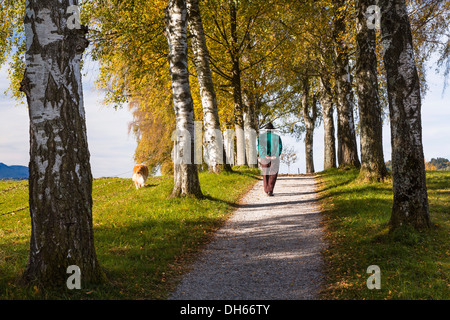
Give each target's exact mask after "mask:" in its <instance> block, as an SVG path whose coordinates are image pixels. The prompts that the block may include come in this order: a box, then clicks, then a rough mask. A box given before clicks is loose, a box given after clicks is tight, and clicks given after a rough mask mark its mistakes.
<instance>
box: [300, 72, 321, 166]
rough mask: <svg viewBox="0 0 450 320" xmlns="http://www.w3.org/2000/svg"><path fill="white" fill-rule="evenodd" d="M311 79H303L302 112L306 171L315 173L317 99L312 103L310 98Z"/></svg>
mask: <svg viewBox="0 0 450 320" xmlns="http://www.w3.org/2000/svg"><path fill="white" fill-rule="evenodd" d="M309 90H310V86H309V80H308V78H305V79H304V80H303V89H302V91H303V93H302V111H303V112H302V113H303V121H304V122H305V128H306V133H305V158H306V173H314V156H313V142H314V141H313V139H314V126H315V122H316V117H317V114H316V112H317V111H316V105H315V103H316V101H314V103H312V104H311V103H310V101H309V100H310V99H309Z"/></svg>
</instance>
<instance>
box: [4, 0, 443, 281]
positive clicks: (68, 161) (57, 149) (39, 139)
mask: <svg viewBox="0 0 450 320" xmlns="http://www.w3.org/2000/svg"><path fill="white" fill-rule="evenodd" d="M408 3H409V5H410V9H411V8H412V10H409V12H408V10H407V5H406V3H405V0H379V1H378V7H375V8H378V9H379V12H378V14H375V16H374V18H375V21H376V20H377V19H378V18H379V19H380V28H379V29H377V28H376V27H374V25H375V26H376V25H377V23H373V21H369V19H368V13H369V12H370V8H369V7H371V6H372V5H373V4H372V3H371V2H370V1H368V0H354V1H350V0H320V1H312V0H311V1H294V0H292V1H291V0H284V1H280V0H267V1H253V0H224V1H220V0H204V1H202V2H201V3H199V2H198V0H165V1H163V0H143V1H133V0H130V1H120V0H91V1H84V2H83V6H82V7H81V9H82V17H83V20H84V21H82V24H81V23H80V24H76V23H75V27H73V25H74V24H73V19H75V20H77V19H78V13H77V10H73V7H74V6H75V7H76V8H78V5H80V3H78V1H76V0H68V1H63V2H60V1H55V0H41V1H36V0H29V1H27V2H26V8H25V1H23V2H22V1H21V2H17V1H14V0H5V1H3V2H2V3H1V11H0V12H1V14H2V21H5V23H3V24H2V26H1V27H0V28H1V29H0V31H1V37H0V50H1V53H2V55H1V56H2V59H3V60H2V61H0V62H4V57H6V56H7V54H8V53H11V54H12V59H11V60H12V67H11V69H10V70H11V71H10V77H11V79H12V83H13V89H12V93H13V95H16V96H17V97H21V95H22V96H25V97H26V99H27V102H28V106H29V109H30V133H31V134H30V143H31V151H30V213H31V218H32V237H31V246H30V258H29V263H28V267H27V270H26V272H25V277H24V279H26V280H27V282H31V281H35V280H36V279H37V280H38V281H40V282H42V283H45V284H52V283H53V284H55V283H61V281H62V279H64V278H65V277H66V273H65V271H66V270H65V268H66V267H67V265H71V264H75V265H78V266H79V267H80V268H81V269H82V272H83V279H84V280H86V281H88V282H89V281H93V282H95V281H99V280H100V279H101V278H102V277H103V275H102V273H101V271H100V268H99V265H98V263H97V261H96V257H95V250H94V247H93V241H92V240H93V233H92V196H91V194H92V176H91V173H90V167H89V151H88V148H87V138H86V127H85V116H84V107H83V91H82V84H81V59H82V55H83V52H84V51H85V49H86V47H87V45H88V41H87V39H86V34H87V32H88V28H87V27H85V25H87V26H88V27H89V29H90V32H89V34H88V36H87V38H88V40H90V42H91V43H92V44H93V46H92V50H90V51H88V53H89V54H90V55H91V57H92V58H93V59H95V60H97V61H98V62H99V63H100V66H101V69H100V71H101V72H100V78H99V86H100V87H102V88H103V89H105V90H106V91H107V96H106V100H107V102H110V103H115V104H116V105H121V104H123V103H124V102H129V105H130V109H131V111H132V112H133V115H134V119H135V121H134V123H133V124H132V125H131V128H130V129H131V130H133V131H134V132H135V134H136V135H137V137H138V141H139V145H138V148H137V150H136V155H135V157H136V160H137V161H139V162H141V161H146V162H147V163H148V164H149V165H151V166H153V167H156V166H159V165H161V166H162V168H163V170H165V171H170V168H171V167H172V168H173V172H174V189H173V192H172V196H181V195H188V196H195V197H201V196H202V191H201V187H200V183H199V179H198V171H197V170H198V169H197V166H196V165H195V164H190V163H183V162H181V163H178V162H176V164H175V165H172V162H171V161H172V159H171V150H172V148H173V146H172V141H171V138H172V136H171V134H172V132H173V130H174V129H176V130H177V131H176V132H177V136H178V139H177V140H176V148H175V150H176V154H175V158H182V157H183V154H184V153H185V152H192V153H193V152H194V141H193V137H194V136H195V135H194V121H195V120H201V121H203V124H204V125H203V127H204V131H205V142H204V143H205V145H206V149H207V150H208V164H209V170H210V171H212V172H219V171H221V170H229V169H230V168H227V166H226V164H224V163H225V162H224V161H223V159H220V156H219V155H224V154H225V153H224V152H221V151H223V150H220V148H223V146H222V143H221V140H222V137H221V135H217V131H223V130H224V129H227V128H233V129H235V133H236V161H237V164H238V165H240V164H245V163H246V161H247V160H246V159H248V155H247V154H248V153H249V152H250V149H251V148H254V142H252V141H250V140H251V139H249V138H248V137H246V132H249V131H251V130H255V131H256V132H258V131H259V128H261V127H262V126H263V125H264V124H265V123H266V122H267V121H268V120H272V121H274V120H277V121H278V122H279V123H280V124H282V125H283V128H284V130H285V131H286V132H290V133H293V134H297V135H300V134H303V133H304V136H305V155H306V158H307V168H308V171H309V172H314V165H313V162H312V159H313V157H312V152H313V131H314V128H315V126H316V125H317V122H318V120H320V119H322V120H323V123H324V129H325V169H327V168H331V167H336V166H337V165H339V167H345V166H354V167H361V178H363V179H366V178H367V179H370V180H376V181H377V180H382V179H383V178H384V177H385V176H386V173H387V171H386V167H385V164H384V159H383V152H382V145H381V141H382V139H381V126H382V108H381V106H382V105H383V103H386V102H385V101H387V104H388V105H389V116H390V121H391V132H392V139H391V140H392V157H393V159H392V163H393V165H392V166H393V181H394V185H393V191H394V203H393V209H392V217H391V225H392V227H394V228H395V227H398V226H400V225H402V224H404V223H409V224H412V225H413V226H415V227H417V228H426V227H429V226H430V220H429V212H428V201H427V192H426V185H425V173H424V172H425V171H424V157H423V147H422V140H421V139H422V134H421V118H420V108H421V89H422V90H423V89H424V83H425V82H424V72H423V70H424V68H423V62H424V61H425V60H426V58H427V54H429V53H430V52H433V51H436V50H442V51H441V52H440V53H441V60H440V62H441V63H448V53H449V52H448V42H447V43H445V44H444V46H441V44H442V43H441V42H440V40H441V39H440V38H439V36H440V35H441V34H442V32H443V31H445V30H446V28H447V25H448V9H449V3H448V1H439V0H428V1H421V0H414V1H408ZM70 7H71V8H72V9H70V10H69V8H70ZM375 11H376V10H375ZM375 11H374V12H375ZM22 17H24V18H23V23H22V22H21V21H22ZM355 21H356V22H355ZM410 21H413V22H414V23H416V24H415V25H413V28H411V24H410ZM414 26H420V27H417V28H415V27H414ZM21 34H22V35H23V34H24V36H21ZM413 34H414V35H415V37H414V38H413ZM381 48H382V50H381ZM380 61H383V64H381V63H380ZM18 82H20V91H18V90H17V89H14V88H17V87H15V85H16V84H17V83H18ZM421 84H422V88H421V87H420V85H421ZM354 92H356V95H355V94H354ZM356 102H357V103H356ZM356 105H358V110H359V113H358V117H359V124H357V122H356V121H355V113H354V111H356V107H355V106H356ZM334 109H336V111H337V141H335V136H336V134H335V128H334V121H333V112H334ZM357 130H359V133H360V135H361V160H359V157H358V154H357V145H356V131H357ZM186 136H188V137H191V138H192V139H183V137H186ZM193 158H194V155H193V154H191V159H193ZM336 159H337V162H336ZM221 160H222V161H221Z"/></svg>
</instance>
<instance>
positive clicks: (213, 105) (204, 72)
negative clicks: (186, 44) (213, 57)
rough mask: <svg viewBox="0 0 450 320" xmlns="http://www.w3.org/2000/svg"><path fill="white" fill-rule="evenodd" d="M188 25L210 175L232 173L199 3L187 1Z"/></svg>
mask: <svg viewBox="0 0 450 320" xmlns="http://www.w3.org/2000/svg"><path fill="white" fill-rule="evenodd" d="M187 10H188V15H189V18H188V25H189V30H190V32H191V34H192V35H193V37H192V50H193V52H194V56H195V67H196V70H197V77H198V83H199V87H200V96H201V99H202V106H203V126H204V129H205V135H204V140H205V147H206V154H207V155H208V159H207V161H208V168H209V171H210V172H215V173H219V172H220V171H222V170H226V171H230V170H231V166H230V165H228V164H226V163H225V161H224V143H223V138H222V132H221V130H220V120H219V111H218V109H217V99H216V92H215V90H214V84H213V80H212V74H211V68H210V65H209V52H208V47H207V46H206V38H205V33H204V30H203V23H202V19H201V14H200V8H199V5H198V0H188V1H187Z"/></svg>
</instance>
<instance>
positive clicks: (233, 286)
mask: <svg viewBox="0 0 450 320" xmlns="http://www.w3.org/2000/svg"><path fill="white" fill-rule="evenodd" d="M274 194H275V195H274V196H273V197H269V196H267V195H266V194H265V193H264V190H263V185H262V180H260V181H258V182H257V183H256V185H255V186H254V188H253V189H252V190H251V191H250V192H249V193H248V194H247V195H246V196H245V197H244V198H243V200H242V201H241V203H240V205H239V207H238V209H237V210H236V211H235V213H234V214H233V216H232V217H231V218H230V219H229V220H228V221H227V222H226V224H225V225H224V227H222V228H221V229H220V230H218V231H217V233H216V235H215V237H214V238H213V240H212V241H211V242H210V243H209V244H208V245H207V246H206V248H205V250H204V251H203V252H202V254H201V255H200V256H199V259H198V260H197V261H196V262H195V263H194V265H193V266H192V269H191V271H190V272H189V273H187V274H186V275H185V276H184V277H183V279H182V281H181V282H180V284H179V285H178V287H177V288H176V290H175V291H174V292H173V294H172V296H171V297H170V298H169V299H173V300H184V299H189V300H206V299H208V300H233V299H236V300H266V299H271V300H306V299H318V291H319V290H320V285H321V280H322V278H323V273H322V268H323V261H322V257H321V254H320V252H321V250H323V249H324V247H325V243H324V242H323V239H322V236H323V231H322V229H321V226H320V224H321V213H320V210H319V205H318V202H317V195H316V193H315V180H314V177H313V176H307V175H296V176H281V177H278V180H277V183H276V185H275V189H274Z"/></svg>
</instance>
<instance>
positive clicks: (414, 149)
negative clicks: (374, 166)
mask: <svg viewBox="0 0 450 320" xmlns="http://www.w3.org/2000/svg"><path fill="white" fill-rule="evenodd" d="M379 6H380V9H381V36H382V45H383V60H384V66H385V69H386V76H387V89H388V100H389V115H390V120H391V143H392V175H393V176H392V177H393V193H394V202H393V206H392V214H391V219H390V225H391V227H392V228H397V227H399V226H401V225H404V224H410V225H412V226H414V227H415V228H417V229H424V228H429V227H430V226H431V221H430V214H429V208H428V194H427V187H426V178H425V163H424V155H423V144H422V120H421V105H422V103H421V96H420V84H419V76H418V73H417V69H416V64H415V60H414V50H413V44H412V35H411V27H410V23H409V19H408V13H407V10H406V4H405V1H404V0H379Z"/></svg>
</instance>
